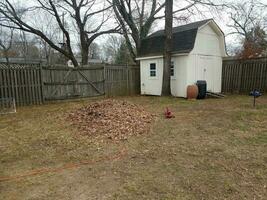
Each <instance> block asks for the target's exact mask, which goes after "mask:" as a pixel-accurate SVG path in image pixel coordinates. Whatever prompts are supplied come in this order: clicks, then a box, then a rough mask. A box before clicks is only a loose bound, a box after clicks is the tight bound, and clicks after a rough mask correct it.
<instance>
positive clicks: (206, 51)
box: [187, 25, 224, 93]
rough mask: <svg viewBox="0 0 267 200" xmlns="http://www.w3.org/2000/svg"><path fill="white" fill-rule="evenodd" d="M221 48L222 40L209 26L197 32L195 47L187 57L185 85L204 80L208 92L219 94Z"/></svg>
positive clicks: (222, 45)
mask: <svg viewBox="0 0 267 200" xmlns="http://www.w3.org/2000/svg"><path fill="white" fill-rule="evenodd" d="M223 48H224V40H223V38H222V37H220V36H218V35H217V33H216V32H215V31H214V30H213V29H212V28H211V27H210V26H209V25H207V26H205V27H203V28H201V29H200V30H199V31H198V33H197V37H196V42H195V47H194V49H193V51H192V52H191V53H190V55H189V56H188V60H189V61H188V62H189V67H188V69H187V85H190V84H194V83H196V81H197V80H206V81H207V90H208V91H211V92H216V93H218V92H221V76H222V56H224V50H223Z"/></svg>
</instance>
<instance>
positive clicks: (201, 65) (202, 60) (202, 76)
mask: <svg viewBox="0 0 267 200" xmlns="http://www.w3.org/2000/svg"><path fill="white" fill-rule="evenodd" d="M214 64H215V63H214V58H213V57H212V56H198V59H197V66H196V67H197V70H196V73H197V74H196V77H197V80H205V81H206V82H207V90H208V91H213V85H214V83H213V79H214V77H213V76H214V73H213V71H214Z"/></svg>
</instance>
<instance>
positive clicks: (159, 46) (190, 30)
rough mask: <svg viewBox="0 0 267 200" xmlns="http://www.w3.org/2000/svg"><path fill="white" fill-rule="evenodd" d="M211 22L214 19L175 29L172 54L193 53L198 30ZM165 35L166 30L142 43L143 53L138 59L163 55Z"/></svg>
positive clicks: (158, 32) (141, 52)
mask: <svg viewBox="0 0 267 200" xmlns="http://www.w3.org/2000/svg"><path fill="white" fill-rule="evenodd" d="M211 20H212V19H206V20H203V21H197V22H194V23H190V24H186V25H182V26H177V27H174V28H173V42H172V52H173V53H189V52H190V51H192V50H193V48H194V45H195V40H196V36H197V31H198V28H199V27H201V26H203V25H205V24H206V23H208V22H209V21H211ZM164 35H165V34H164V30H160V31H157V32H155V33H152V34H151V35H149V36H148V37H147V38H145V39H144V40H143V41H142V46H141V51H140V55H138V57H144V56H154V55H160V54H163V51H164V40H165V38H164Z"/></svg>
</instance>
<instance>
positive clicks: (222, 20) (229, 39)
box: [97, 0, 267, 47]
mask: <svg viewBox="0 0 267 200" xmlns="http://www.w3.org/2000/svg"><path fill="white" fill-rule="evenodd" d="M225 1H228V2H233V0H225ZM225 1H224V2H225ZM259 1H260V2H261V3H263V4H265V5H267V0H259ZM180 2H181V1H180V0H174V6H176V5H177V3H180ZM213 2H214V3H217V4H218V3H221V1H220V0H214V1H213ZM234 2H235V3H237V2H240V3H242V2H243V1H242V0H234ZM174 9H175V8H174ZM266 10H267V8H266ZM202 11H203V12H202V13H201V14H196V15H194V16H191V17H190V18H189V19H190V20H189V22H188V23H190V22H194V21H200V20H204V19H209V18H213V19H214V20H215V22H216V23H217V24H218V25H219V26H220V28H221V29H222V30H223V32H224V34H225V40H226V44H227V46H232V47H238V46H240V40H239V36H238V35H232V34H230V35H229V33H230V32H232V31H233V30H232V29H231V28H229V27H228V26H227V25H228V24H230V23H231V20H230V18H229V14H228V13H227V11H226V10H224V11H220V12H219V13H216V12H215V11H214V10H212V11H211V10H208V9H206V8H203V9H202ZM162 14H164V10H163V13H161V15H162ZM265 15H266V17H267V11H266V13H265ZM184 23H186V22H181V24H184ZM155 24H156V25H154V26H153V31H152V32H154V31H157V30H161V29H164V20H161V21H157V22H156V23H155ZM177 25H179V24H177V23H174V26H177ZM266 26H267V24H266ZM106 38H107V36H104V37H101V38H99V39H98V40H97V42H98V43H99V44H102V43H104V42H105V39H106Z"/></svg>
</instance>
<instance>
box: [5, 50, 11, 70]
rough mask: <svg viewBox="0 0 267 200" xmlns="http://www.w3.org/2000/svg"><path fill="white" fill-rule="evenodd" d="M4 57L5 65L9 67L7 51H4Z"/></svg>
mask: <svg viewBox="0 0 267 200" xmlns="http://www.w3.org/2000/svg"><path fill="white" fill-rule="evenodd" d="M4 56H5V59H6V64H7V66H8V67H9V65H10V63H9V57H8V51H7V50H4Z"/></svg>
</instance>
